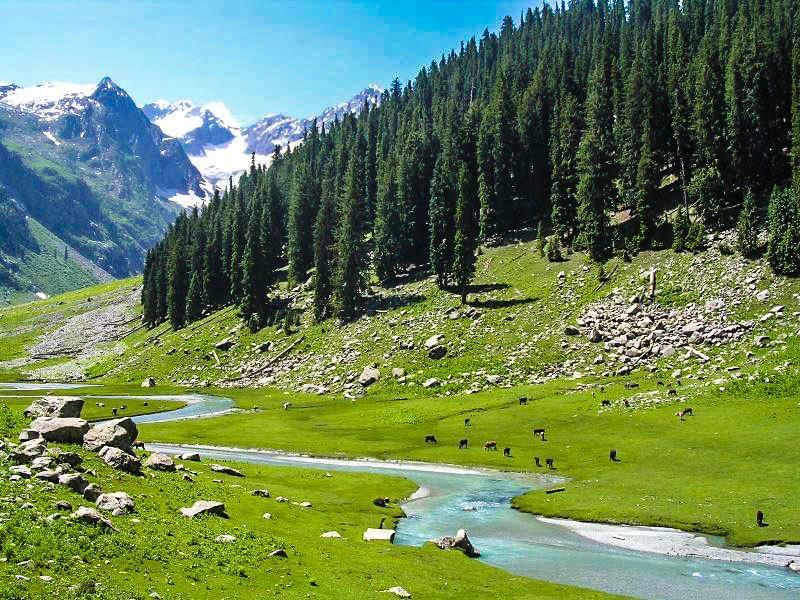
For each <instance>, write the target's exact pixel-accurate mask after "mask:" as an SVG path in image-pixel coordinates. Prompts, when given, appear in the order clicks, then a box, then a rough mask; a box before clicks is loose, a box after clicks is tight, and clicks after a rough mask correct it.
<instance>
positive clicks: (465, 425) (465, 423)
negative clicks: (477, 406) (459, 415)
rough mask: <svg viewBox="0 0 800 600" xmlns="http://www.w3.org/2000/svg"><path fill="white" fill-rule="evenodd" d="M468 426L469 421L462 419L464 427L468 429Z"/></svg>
mask: <svg viewBox="0 0 800 600" xmlns="http://www.w3.org/2000/svg"><path fill="white" fill-rule="evenodd" d="M469 426H470V421H469V419H464V427H469Z"/></svg>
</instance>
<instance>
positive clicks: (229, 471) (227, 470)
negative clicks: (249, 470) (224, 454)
mask: <svg viewBox="0 0 800 600" xmlns="http://www.w3.org/2000/svg"><path fill="white" fill-rule="evenodd" d="M211 470H212V471H214V472H215V473H224V474H225V475H233V476H234V477H244V473H242V472H241V471H239V470H238V469H234V468H233V467H226V466H225V465H211Z"/></svg>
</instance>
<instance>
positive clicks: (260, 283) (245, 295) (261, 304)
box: [239, 194, 267, 331]
mask: <svg viewBox="0 0 800 600" xmlns="http://www.w3.org/2000/svg"><path fill="white" fill-rule="evenodd" d="M261 199H262V196H261V195H260V194H255V195H254V196H253V197H252V199H251V201H250V206H249V207H248V214H247V239H246V241H245V247H244V253H243V255H242V263H241V269H242V297H241V301H240V303H239V310H240V312H241V315H242V318H243V319H244V320H245V322H246V323H247V325H248V327H250V330H251V331H258V330H259V329H260V328H261V327H262V326H263V325H264V317H265V313H266V303H267V277H266V276H267V272H266V270H265V269H264V257H263V255H262V248H263V245H262V241H261V231H260V230H261V221H262V212H263V205H262V203H261Z"/></svg>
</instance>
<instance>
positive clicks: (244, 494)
mask: <svg viewBox="0 0 800 600" xmlns="http://www.w3.org/2000/svg"><path fill="white" fill-rule="evenodd" d="M17 404H19V403H17ZM20 413H21V408H19V407H17V406H15V407H14V408H13V409H11V410H9V409H7V408H0V438H3V439H9V438H12V437H14V434H15V433H16V432H17V430H18V429H19V428H21V427H22V425H23V422H22V419H21V414H20ZM63 449H64V450H74V451H76V452H78V453H79V454H80V455H81V456H82V457H83V458H84V461H85V462H84V468H85V470H86V471H85V475H86V477H87V478H88V479H89V480H90V481H91V482H94V483H97V484H99V485H100V486H101V487H102V489H103V490H105V491H109V492H110V491H120V490H121V491H125V492H127V493H128V494H129V495H130V496H131V497H132V498H133V499H134V501H135V511H134V512H133V514H130V515H125V516H110V515H109V518H110V519H111V521H112V522H113V525H114V527H115V528H116V531H113V532H109V531H107V530H106V531H104V530H103V529H101V528H100V527H93V526H89V525H84V524H80V523H77V522H75V521H73V520H71V519H69V518H67V516H68V515H69V512H70V511H69V510H64V509H60V510H59V509H57V508H56V506H55V504H56V502H57V501H66V502H69V503H70V504H71V505H72V507H73V509H75V508H77V507H78V506H82V505H84V506H85V505H88V504H89V503H88V502H86V501H85V500H83V499H82V498H81V497H80V496H79V495H78V494H76V493H73V492H71V491H69V490H68V489H67V488H66V487H65V486H52V485H50V484H47V483H45V482H42V481H40V480H38V479H30V480H27V481H22V482H19V483H16V482H12V481H9V478H8V477H7V476H5V473H4V476H3V477H0V511H2V512H1V513H0V532H2V535H0V557H2V560H0V597H3V598H32V597H36V598H86V597H92V598H98V599H119V598H136V599H142V598H148V597H160V598H170V599H176V600H180V599H189V598H191V599H196V598H197V599H199V598H213V599H216V598H232V597H236V598H251V597H263V596H264V595H265V594H266V595H268V596H272V595H274V596H280V597H281V598H334V597H335V598H343V599H353V600H356V599H358V600H361V599H363V598H375V599H379V598H385V597H387V594H386V593H382V590H385V589H387V588H390V587H393V586H403V587H405V588H406V589H408V590H410V591H411V592H412V593H413V594H414V597H422V598H452V597H454V596H455V597H485V596H488V595H493V596H494V595H496V596H498V597H503V598H522V597H529V596H530V595H531V594H533V595H535V596H536V597H537V598H604V597H608V596H606V595H604V594H601V593H594V592H590V591H586V590H580V589H576V588H571V587H568V586H561V585H554V584H549V583H544V582H537V581H532V580H530V579H526V578H524V577H517V576H512V575H510V574H508V573H505V572H503V571H501V570H499V569H494V568H491V567H488V566H486V565H484V564H482V563H480V562H477V561H472V560H470V559H468V558H466V557H464V556H463V555H461V554H460V553H457V552H442V551H440V550H438V549H434V548H430V547H426V548H411V547H402V546H392V545H389V544H382V543H374V542H373V543H369V542H364V541H362V539H361V536H362V533H363V532H364V530H365V529H366V528H368V527H376V526H377V524H378V523H379V522H380V521H381V519H382V518H383V517H386V518H387V519H388V521H389V522H391V521H392V520H393V519H395V518H397V517H398V516H399V514H400V513H399V511H398V509H397V508H396V504H395V507H393V508H387V509H381V508H378V507H376V506H374V505H373V503H372V499H373V498H375V497H385V496H388V497H390V498H392V499H393V500H394V501H395V502H396V501H397V500H399V499H402V498H405V497H407V496H409V495H410V494H411V493H412V492H413V491H414V489H415V486H414V485H413V484H411V483H410V482H408V481H405V480H403V479H400V478H394V477H386V476H379V475H366V474H356V473H341V472H336V473H334V474H332V475H331V476H326V475H325V473H324V472H323V471H318V470H304V469H294V468H281V467H265V466H256V465H252V464H233V465H231V466H234V467H236V468H238V469H240V470H241V471H242V472H244V473H245V475H246V477H245V478H243V479H240V478H236V477H230V476H227V475H220V474H219V473H215V472H212V471H211V470H210V468H209V465H207V464H200V463H186V466H187V468H188V469H191V470H192V471H194V474H193V475H192V477H191V478H190V479H192V480H193V481H189V480H186V479H184V478H183V477H182V475H181V473H164V472H155V471H151V470H149V469H146V471H147V473H146V476H144V477H139V476H132V475H127V474H124V473H121V472H119V471H115V470H113V469H110V468H108V467H107V466H106V465H105V464H103V463H102V461H100V460H99V459H98V458H97V456H96V455H94V454H92V453H91V452H87V451H85V450H83V449H81V448H78V447H70V446H68V445H63ZM7 467H8V464H7V461H6V459H5V455H4V454H3V453H2V452H0V470H3V471H6V469H7ZM6 472H7V471H6ZM265 488H266V489H268V490H269V491H270V494H271V496H272V497H271V498H261V497H257V496H253V495H252V494H251V492H252V490H256V489H265ZM278 496H285V497H287V498H288V499H289V500H290V502H287V503H279V502H277V501H276V498H277V497H278ZM201 498H202V499H213V500H216V501H220V502H224V503H225V507H226V512H227V514H228V515H229V518H228V519H222V518H218V517H213V516H212V517H205V518H196V519H187V518H185V517H182V516H181V515H180V514H179V512H178V511H179V508H180V507H183V506H191V505H192V503H194V502H195V501H196V500H198V499H201ZM306 501H307V502H311V507H310V508H301V507H300V506H297V505H296V504H294V502H297V503H299V502H306ZM265 512H269V513H271V518H270V519H265V518H264V517H263V516H262V515H263V514H264V513H265ZM52 514H59V515H61V517H62V518H60V519H57V520H52V519H48V516H50V515H52ZM32 523H33V525H32ZM331 530H335V531H338V532H339V533H340V534H341V536H342V538H341V539H325V538H321V537H320V535H321V534H322V533H323V532H326V531H331ZM221 535H232V536H234V537H235V541H233V542H231V543H224V542H222V541H217V537H218V536H221ZM279 548H282V549H284V550H285V551H286V553H287V555H288V556H287V558H285V559H282V558H270V557H269V553H270V552H272V551H273V550H275V549H279ZM422 562H424V564H425V569H424V570H422V569H419V565H420V564H421V563H422ZM456 574H457V576H456ZM42 576H43V577H44V578H45V579H42V578H41V577H42ZM153 594H157V595H156V596H154V595H153Z"/></svg>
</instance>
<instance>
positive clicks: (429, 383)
mask: <svg viewBox="0 0 800 600" xmlns="http://www.w3.org/2000/svg"><path fill="white" fill-rule="evenodd" d="M441 383H442V382H441V381H439V380H438V379H436V377H431V378H430V379H426V380H425V383H423V384H422V387H424V388H434V387H439V386H440V385H441Z"/></svg>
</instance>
